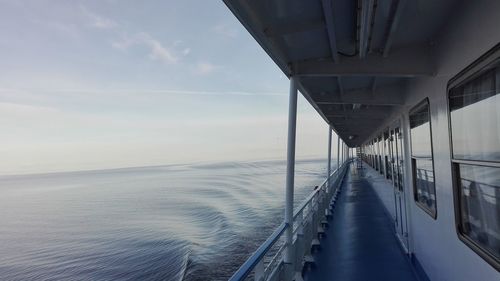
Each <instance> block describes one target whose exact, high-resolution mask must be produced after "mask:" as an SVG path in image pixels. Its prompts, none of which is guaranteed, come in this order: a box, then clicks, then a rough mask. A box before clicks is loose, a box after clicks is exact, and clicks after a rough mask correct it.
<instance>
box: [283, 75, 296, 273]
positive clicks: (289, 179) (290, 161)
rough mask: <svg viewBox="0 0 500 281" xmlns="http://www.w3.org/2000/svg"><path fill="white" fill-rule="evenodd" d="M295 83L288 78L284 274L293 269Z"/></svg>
mask: <svg viewBox="0 0 500 281" xmlns="http://www.w3.org/2000/svg"><path fill="white" fill-rule="evenodd" d="M297 93H298V90H297V85H296V83H295V78H294V77H291V78H290V96H289V100H288V143H287V155H286V185H285V224H287V225H288V228H287V229H286V230H285V244H286V250H285V258H284V262H285V268H286V271H287V272H286V273H285V274H287V273H288V274H291V272H292V269H293V259H294V257H293V254H294V253H293V252H294V251H293V247H292V242H293V227H292V226H293V189H294V177H295V136H296V129H297Z"/></svg>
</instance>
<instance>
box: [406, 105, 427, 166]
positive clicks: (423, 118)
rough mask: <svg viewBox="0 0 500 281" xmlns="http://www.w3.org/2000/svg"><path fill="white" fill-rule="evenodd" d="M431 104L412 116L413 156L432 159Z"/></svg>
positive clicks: (417, 110)
mask: <svg viewBox="0 0 500 281" xmlns="http://www.w3.org/2000/svg"><path fill="white" fill-rule="evenodd" d="M429 120H430V116H429V104H428V103H425V104H424V105H422V106H421V107H419V108H418V109H416V110H415V111H414V112H412V113H411V115H410V128H411V155H413V156H415V157H427V158H430V157H432V146H431V134H430V132H431V127H430V122H429Z"/></svg>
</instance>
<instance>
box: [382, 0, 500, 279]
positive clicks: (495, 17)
mask: <svg viewBox="0 0 500 281" xmlns="http://www.w3.org/2000/svg"><path fill="white" fill-rule="evenodd" d="M464 2H465V3H464V4H463V6H460V9H457V10H456V11H453V12H452V15H451V17H450V19H451V20H450V22H449V23H448V25H447V26H446V27H445V28H444V29H443V30H442V31H441V32H440V36H438V37H437V39H439V40H438V41H437V42H436V46H435V48H436V49H435V54H436V55H435V62H436V67H437V68H436V69H437V72H436V75H435V76H434V77H432V78H428V77H426V78H420V79H415V80H413V81H412V82H411V83H410V84H409V85H408V87H407V93H406V102H405V104H406V106H405V107H404V108H402V109H401V110H400V111H398V112H397V113H395V114H394V117H397V116H400V115H399V114H403V115H404V120H405V122H406V126H407V127H408V126H409V124H408V110H409V108H411V107H412V106H414V105H416V104H418V103H419V102H420V101H422V100H423V99H424V98H426V97H428V98H429V102H430V108H431V125H432V141H433V149H434V166H435V167H434V169H435V184H436V200H437V218H436V220H434V219H433V218H432V217H431V216H429V215H428V214H427V213H425V212H424V211H423V210H422V209H420V208H419V207H418V206H417V205H416V204H415V201H414V200H413V192H412V186H411V178H409V177H407V179H406V181H405V183H406V185H405V192H406V198H407V205H408V210H409V212H410V213H409V217H410V226H409V228H410V249H411V250H412V251H413V252H414V254H415V256H416V257H417V259H418V260H419V262H420V264H421V265H422V267H423V268H424V270H425V271H426V273H427V275H428V276H429V278H430V279H431V280H449V281H460V280H463V281H469V280H481V281H483V280H484V281H488V280H492V281H493V280H500V273H499V272H498V271H497V270H496V269H495V268H493V267H492V266H491V265H489V264H488V263H487V262H486V261H485V260H483V259H482V258H481V257H480V256H479V255H478V254H476V253H475V252H474V251H473V250H472V249H470V248H469V247H468V246H467V245H465V244H464V243H463V242H462V241H460V240H459V238H458V235H457V232H456V228H455V214H454V202H453V192H452V191H453V188H452V175H451V153H450V145H449V137H450V136H449V130H448V111H447V83H448V81H449V80H450V79H451V78H452V77H453V76H455V75H457V74H458V73H459V72H460V71H461V70H463V69H464V68H465V67H467V66H468V65H469V64H471V63H472V62H473V61H475V60H476V59H478V58H479V57H480V56H481V55H483V54H484V53H486V52H487V51H488V50H490V49H491V48H492V47H494V46H495V45H496V44H497V43H499V42H500V1H495V0H479V1H464ZM392 121H393V120H391V122H392ZM388 125H389V122H387V124H384V126H382V127H381V128H386V127H387V126H388ZM405 133H406V134H405V137H407V136H408V130H407V131H406V132H405ZM405 149H406V157H405V159H410V157H409V154H408V153H409V150H408V148H405ZM406 162H407V164H408V160H407V161H406ZM407 166H408V165H407ZM408 167H409V166H408ZM409 171H411V170H409V169H407V170H406V171H405V172H406V173H405V175H406V176H408V175H410V174H409ZM381 197H382V196H381ZM386 206H387V204H386ZM389 208H390V207H389Z"/></svg>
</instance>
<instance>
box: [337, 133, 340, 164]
mask: <svg viewBox="0 0 500 281" xmlns="http://www.w3.org/2000/svg"><path fill="white" fill-rule="evenodd" d="M338 168H340V137H339V136H337V169H338Z"/></svg>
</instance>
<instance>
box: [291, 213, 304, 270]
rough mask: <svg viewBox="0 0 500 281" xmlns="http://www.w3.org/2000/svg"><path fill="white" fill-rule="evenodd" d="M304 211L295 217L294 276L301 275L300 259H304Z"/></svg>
mask: <svg viewBox="0 0 500 281" xmlns="http://www.w3.org/2000/svg"><path fill="white" fill-rule="evenodd" d="M303 224H304V209H302V210H301V211H300V212H299V214H298V215H297V240H296V241H295V266H294V276H296V275H298V274H299V275H300V274H301V273H302V259H303V258H304V254H305V250H304V225H303Z"/></svg>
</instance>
